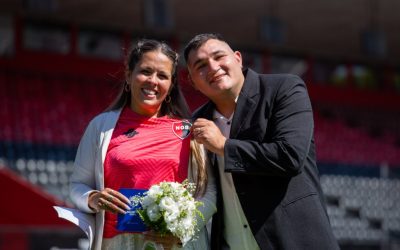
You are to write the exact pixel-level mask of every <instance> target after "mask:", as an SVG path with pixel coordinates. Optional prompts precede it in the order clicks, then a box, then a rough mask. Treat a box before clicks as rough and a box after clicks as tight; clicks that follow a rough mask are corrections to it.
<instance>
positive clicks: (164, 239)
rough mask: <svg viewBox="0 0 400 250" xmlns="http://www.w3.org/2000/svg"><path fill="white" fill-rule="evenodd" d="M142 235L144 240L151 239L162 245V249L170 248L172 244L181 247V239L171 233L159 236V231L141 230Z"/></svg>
mask: <svg viewBox="0 0 400 250" xmlns="http://www.w3.org/2000/svg"><path fill="white" fill-rule="evenodd" d="M143 235H144V241H145V242H146V241H151V242H154V243H156V244H157V245H162V246H163V248H164V250H171V249H172V248H173V247H174V246H178V247H182V243H181V241H180V240H179V239H178V238H177V237H175V236H173V235H171V234H167V235H164V236H161V235H160V234H159V233H157V232H154V231H146V232H143Z"/></svg>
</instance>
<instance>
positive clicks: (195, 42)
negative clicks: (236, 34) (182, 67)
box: [183, 33, 226, 64]
mask: <svg viewBox="0 0 400 250" xmlns="http://www.w3.org/2000/svg"><path fill="white" fill-rule="evenodd" d="M210 39H215V40H219V41H222V42H225V43H226V41H225V40H224V38H222V36H221V35H220V34H217V33H205V34H198V35H196V36H195V37H193V39H192V40H190V42H189V43H188V44H187V45H186V47H185V50H184V51H183V55H184V57H185V61H186V64H187V63H188V57H189V53H190V51H192V50H197V49H198V48H200V47H201V46H202V45H203V44H204V43H206V42H207V41H208V40H210Z"/></svg>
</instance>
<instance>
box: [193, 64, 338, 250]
mask: <svg viewBox="0 0 400 250" xmlns="http://www.w3.org/2000/svg"><path fill="white" fill-rule="evenodd" d="M244 74H245V77H246V78H245V82H244V85H243V87H242V90H241V92H240V95H239V98H238V100H237V106H236V110H235V113H234V116H233V121H232V125H231V132H230V137H229V139H228V140H227V141H226V144H225V157H224V158H225V172H229V173H231V174H232V177H233V180H234V184H235V188H236V192H237V195H238V197H239V200H240V203H241V205H242V208H243V211H244V213H245V215H246V218H247V221H248V223H249V225H250V228H251V230H252V233H253V235H254V236H255V239H256V241H257V243H258V245H259V246H260V248H261V249H289V250H296V249H304V250H312V249H316V250H322V249H323V250H328V249H339V247H338V244H337V241H336V239H335V238H334V236H333V234H332V230H331V227H330V223H329V220H328V216H327V213H326V208H325V204H324V199H323V195H322V191H321V187H320V183H319V176H318V170H317V167H316V163H315V145H314V138H313V129H314V122H313V113H312V109H311V104H310V100H309V97H308V94H307V89H306V86H305V84H304V82H303V81H302V80H301V79H300V78H299V77H297V76H294V75H287V74H286V75H261V74H257V73H255V72H254V71H252V70H250V69H249V70H247V71H245V72H244ZM214 108H215V106H214V104H213V103H212V102H208V103H206V104H205V105H203V106H202V107H200V108H199V109H198V110H197V111H196V112H195V115H194V117H195V118H197V117H204V118H207V119H210V120H212V114H213V111H214ZM209 158H210V161H211V163H212V164H213V165H214V170H217V168H218V166H217V161H216V160H215V158H216V157H215V155H214V154H212V153H210V154H209ZM215 174H216V175H217V176H218V175H219V174H218V171H215ZM219 188H220V187H219ZM220 193H221V192H218V196H217V206H218V211H219V212H217V214H216V215H215V217H214V218H213V230H212V249H222V245H223V244H225V243H224V240H223V239H222V230H223V221H222V216H221V213H222V212H221V211H223V210H222V206H223V201H222V197H221V194H220Z"/></svg>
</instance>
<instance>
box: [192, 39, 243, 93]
mask: <svg viewBox="0 0 400 250" xmlns="http://www.w3.org/2000/svg"><path fill="white" fill-rule="evenodd" d="M187 66H188V70H189V74H190V77H191V80H192V82H193V84H194V87H195V88H196V89H198V90H199V91H200V92H202V93H203V94H204V95H206V96H207V97H209V98H210V99H211V100H215V98H218V97H221V94H224V93H226V92H231V94H234V95H236V96H237V95H238V94H239V92H240V89H241V87H242V84H243V81H244V76H243V73H242V57H241V54H240V52H238V51H235V52H234V51H232V49H231V48H230V47H229V45H228V44H226V43H225V42H222V41H219V40H215V39H210V40H208V41H207V42H205V43H204V44H203V45H202V46H200V47H199V48H198V49H197V50H192V51H191V52H190V53H189V56H188V62H187Z"/></svg>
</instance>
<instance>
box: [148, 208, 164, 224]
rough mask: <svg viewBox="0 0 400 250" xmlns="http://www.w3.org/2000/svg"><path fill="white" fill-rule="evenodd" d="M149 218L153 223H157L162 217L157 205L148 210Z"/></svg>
mask: <svg viewBox="0 0 400 250" xmlns="http://www.w3.org/2000/svg"><path fill="white" fill-rule="evenodd" d="M147 216H149V219H150V220H151V221H157V220H158V219H160V217H161V213H160V209H159V207H158V205H157V204H152V205H150V206H149V207H148V208H147Z"/></svg>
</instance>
